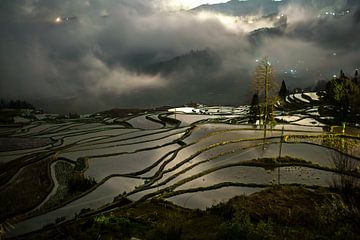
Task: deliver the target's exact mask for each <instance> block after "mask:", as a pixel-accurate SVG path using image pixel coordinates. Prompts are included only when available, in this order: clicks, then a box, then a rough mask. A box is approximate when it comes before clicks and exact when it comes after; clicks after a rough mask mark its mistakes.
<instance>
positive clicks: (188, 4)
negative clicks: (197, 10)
mask: <svg viewBox="0 0 360 240" xmlns="http://www.w3.org/2000/svg"><path fill="white" fill-rule="evenodd" d="M168 2H170V4H171V5H172V6H173V8H177V9H190V8H194V7H197V6H200V5H202V4H216V3H224V2H227V0H169V1H168Z"/></svg>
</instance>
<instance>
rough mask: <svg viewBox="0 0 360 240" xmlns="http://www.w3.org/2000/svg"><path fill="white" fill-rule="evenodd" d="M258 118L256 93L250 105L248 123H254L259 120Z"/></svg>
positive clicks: (258, 106)
mask: <svg viewBox="0 0 360 240" xmlns="http://www.w3.org/2000/svg"><path fill="white" fill-rule="evenodd" d="M259 117H260V105H259V95H258V94H257V93H254V95H253V97H252V100H251V105H250V119H249V123H256V121H257V120H259Z"/></svg>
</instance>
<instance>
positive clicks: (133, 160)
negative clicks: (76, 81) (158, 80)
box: [0, 92, 360, 237]
mask: <svg viewBox="0 0 360 240" xmlns="http://www.w3.org/2000/svg"><path fill="white" fill-rule="evenodd" d="M318 103H319V97H318V96H317V94H316V93H315V92H309V93H302V94H301V93H300V94H290V95H288V96H287V97H286V99H285V101H284V102H283V103H282V105H278V106H277V109H278V110H276V111H275V117H274V119H275V121H277V122H278V123H276V124H274V125H273V126H272V127H271V128H269V129H268V130H267V134H266V137H265V138H264V129H263V128H262V127H261V126H259V125H256V124H248V122H249V108H250V107H249V106H244V107H238V108H235V107H221V106H218V107H206V106H198V107H180V108H173V109H159V110H156V109H155V110H146V111H141V110H138V111H135V113H134V114H133V113H127V112H125V113H124V111H121V110H117V111H116V110H113V111H108V112H102V113H99V114H95V115H92V116H87V117H85V118H81V119H66V120H59V119H55V120H50V119H44V120H42V121H32V122H31V123H29V124H26V125H24V126H23V127H18V128H3V129H2V133H1V134H2V135H3V137H2V138H1V142H2V146H3V145H4V146H5V147H6V145H7V144H8V143H9V142H15V140H16V142H17V143H18V144H16V145H11V146H12V148H11V149H10V150H7V149H6V148H5V149H4V147H3V149H2V152H1V170H2V171H1V179H0V180H1V185H2V186H1V202H2V204H1V206H0V208H1V211H0V212H1V219H3V220H4V219H10V220H9V221H11V222H12V221H15V222H16V224H15V225H14V226H13V227H14V229H12V228H10V227H9V226H10V224H11V222H9V226H8V227H9V228H10V229H9V230H10V232H9V233H8V234H9V236H11V237H15V236H20V235H22V234H26V233H29V232H32V231H36V230H39V229H42V228H43V227H44V226H53V224H59V223H62V222H64V221H69V220H70V221H71V219H74V217H75V218H82V217H83V216H89V215H90V216H91V215H93V214H97V213H99V212H103V211H104V212H109V211H112V210H115V209H117V208H119V207H120V208H121V206H127V205H128V204H133V203H137V202H143V201H146V200H152V199H163V200H166V201H169V202H172V203H174V204H175V205H178V206H181V207H186V208H190V209H203V210H205V209H207V208H210V207H212V206H214V205H217V204H219V203H222V202H226V201H228V200H229V199H231V198H233V197H235V196H239V195H250V194H253V193H256V192H260V191H262V190H264V189H267V188H272V187H274V186H288V187H291V186H292V187H300V186H301V187H302V188H305V189H309V190H318V189H320V188H328V187H340V188H341V187H344V188H346V187H351V186H350V185H351V184H357V182H358V179H359V177H360V172H359V159H360V155H359V154H360V148H359V130H358V129H357V128H354V127H344V128H343V127H341V126H339V127H336V126H332V127H331V126H330V125H327V124H326V121H328V119H329V117H325V116H322V115H321V114H319V105H318ZM297 106H302V107H303V108H300V109H298V108H297ZM348 185H349V186H348ZM352 187H355V186H352ZM19 189H21V190H19ZM24 199H27V200H26V201H24ZM125 199H126V201H125Z"/></svg>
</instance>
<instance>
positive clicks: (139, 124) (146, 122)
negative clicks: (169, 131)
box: [127, 115, 164, 129]
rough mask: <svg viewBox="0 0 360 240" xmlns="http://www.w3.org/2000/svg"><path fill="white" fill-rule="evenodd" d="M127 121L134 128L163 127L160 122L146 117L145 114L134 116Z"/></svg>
mask: <svg viewBox="0 0 360 240" xmlns="http://www.w3.org/2000/svg"><path fill="white" fill-rule="evenodd" d="M127 122H128V123H129V124H131V126H133V127H134V128H140V129H159V128H163V127H164V125H162V124H161V123H158V122H155V121H152V120H150V119H148V118H147V115H141V116H138V117H134V118H132V119H130V120H128V121H127Z"/></svg>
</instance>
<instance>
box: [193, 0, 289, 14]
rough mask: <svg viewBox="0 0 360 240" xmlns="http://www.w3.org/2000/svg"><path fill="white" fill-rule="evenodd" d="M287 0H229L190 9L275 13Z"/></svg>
mask: <svg viewBox="0 0 360 240" xmlns="http://www.w3.org/2000/svg"><path fill="white" fill-rule="evenodd" d="M287 2H288V0H284V1H272V0H250V1H238V0H231V1H229V2H226V3H219V4H205V5H201V6H199V7H196V8H194V9H192V10H191V11H211V12H220V13H223V14H226V15H233V16H246V15H253V14H258V13H259V12H262V13H263V15H270V14H274V13H277V12H278V11H279V8H280V7H282V6H285V5H286V4H287Z"/></svg>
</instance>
